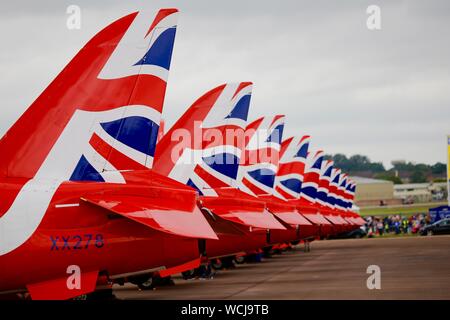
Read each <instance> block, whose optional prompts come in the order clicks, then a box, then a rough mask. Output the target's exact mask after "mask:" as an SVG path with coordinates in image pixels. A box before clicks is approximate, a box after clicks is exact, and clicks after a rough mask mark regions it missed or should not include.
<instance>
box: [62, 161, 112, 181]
mask: <svg viewBox="0 0 450 320" xmlns="http://www.w3.org/2000/svg"><path fill="white" fill-rule="evenodd" d="M69 180H70V181H97V182H105V180H104V179H103V177H102V176H101V175H100V174H99V173H98V171H97V170H95V168H94V167H93V166H92V165H91V164H90V163H89V161H87V159H86V157H85V156H81V158H80V160H79V161H78V164H77V166H76V167H75V170H74V171H73V173H72V176H71V177H70V179H69Z"/></svg>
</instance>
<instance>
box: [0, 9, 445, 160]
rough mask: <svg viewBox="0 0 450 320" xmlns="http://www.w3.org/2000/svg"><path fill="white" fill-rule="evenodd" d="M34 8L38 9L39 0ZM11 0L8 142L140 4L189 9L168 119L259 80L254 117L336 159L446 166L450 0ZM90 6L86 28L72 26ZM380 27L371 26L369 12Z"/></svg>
mask: <svg viewBox="0 0 450 320" xmlns="http://www.w3.org/2000/svg"><path fill="white" fill-rule="evenodd" d="M28 2H29V4H28ZM92 2H94V1H87V0H72V1H47V0H40V1H21V0H15V1H1V2H0V38H1V50H0V72H1V76H0V96H1V98H2V101H1V117H0V135H3V134H4V133H5V131H6V130H7V129H8V128H9V127H10V126H11V125H12V123H13V122H14V121H15V120H16V119H17V117H19V116H20V114H21V113H22V112H23V111H24V110H25V109H26V108H27V107H28V106H29V105H30V104H31V103H32V102H33V101H34V99H35V98H36V97H37V96H38V95H39V93H40V92H41V91H42V90H43V89H45V87H46V86H47V85H48V84H49V83H50V81H51V80H52V79H53V78H54V77H55V76H56V75H57V74H58V73H59V71H61V69H62V68H63V67H64V66H65V65H66V64H67V62H68V61H69V60H70V59H71V58H72V57H73V56H74V55H75V54H76V53H77V52H78V50H79V49H80V48H81V47H82V46H83V45H84V44H85V43H86V41H88V40H89V39H90V38H91V37H92V36H93V35H94V34H95V33H96V32H98V31H99V30H100V29H101V28H103V27H104V26H106V25H107V24H108V23H110V22H112V21H113V20H115V19H116V18H119V17H121V16H123V15H124V14H127V13H130V12H132V11H135V10H136V9H137V10H139V9H140V8H141V7H140V6H142V7H143V6H145V7H147V8H150V9H154V11H155V12H156V11H157V10H158V9H159V8H162V7H177V8H179V9H180V11H181V16H180V20H179V27H178V32H177V39H176V43H175V50H174V56H173V60H172V67H171V71H170V77H169V84H168V91H167V97H166V103H165V107H164V108H165V109H164V118H165V119H166V121H167V123H168V124H169V125H170V124H172V123H173V122H174V121H175V120H176V119H177V118H178V117H179V116H180V115H181V114H182V113H183V112H184V110H185V109H186V108H187V107H188V106H189V105H190V104H191V103H192V102H193V101H194V100H195V99H196V98H198V97H199V96H200V95H202V94H203V93H204V92H205V91H207V90H209V89H211V88H213V87H215V86H217V85H219V84H221V83H224V82H229V81H253V82H254V90H253V98H252V105H251V109H250V117H249V119H250V120H252V119H254V118H256V117H258V116H261V115H267V114H275V113H281V114H286V116H287V123H286V133H287V134H288V135H294V134H295V135H303V134H310V135H311V136H312V147H313V148H314V149H317V148H322V149H323V150H325V152H327V153H338V152H340V153H345V154H347V155H352V154H356V153H358V154H365V155H367V156H369V157H370V159H371V160H373V161H382V162H383V163H384V164H385V165H386V166H388V167H389V166H390V161H391V160H397V159H405V160H410V161H414V162H425V163H429V164H430V163H435V162H437V161H441V162H445V161H446V150H445V143H446V138H445V136H446V135H447V134H450V40H449V39H450V1H445V0H443V1H420V0H419V1H392V0H391V1H375V0H371V1H361V0H359V1H357V0H354V1H350V0H349V1H317V0H316V1H313V0H310V1H298V0H294V1H276V2H274V1H268V0H255V1H244V0H241V1H231V0H226V1H225V0H222V1H107V0H104V1H95V4H93V3H92ZM70 4H76V5H79V6H80V8H81V10H82V16H81V17H82V20H81V29H80V30H68V29H67V28H66V19H67V17H68V15H67V14H66V8H67V6H68V5H70ZM371 4H376V5H378V6H380V8H381V27H382V28H381V30H377V31H370V30H368V29H367V27H366V20H367V17H368V15H367V13H366V9H367V7H368V6H369V5H371Z"/></svg>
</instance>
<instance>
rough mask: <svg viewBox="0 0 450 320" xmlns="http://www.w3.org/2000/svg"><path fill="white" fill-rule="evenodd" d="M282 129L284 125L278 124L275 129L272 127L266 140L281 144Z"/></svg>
mask: <svg viewBox="0 0 450 320" xmlns="http://www.w3.org/2000/svg"><path fill="white" fill-rule="evenodd" d="M283 129H284V125H283V124H279V125H278V126H277V127H276V128H275V129H273V131H272V133H271V134H270V136H269V137H268V138H267V140H266V142H276V143H278V144H281V139H282V137H283Z"/></svg>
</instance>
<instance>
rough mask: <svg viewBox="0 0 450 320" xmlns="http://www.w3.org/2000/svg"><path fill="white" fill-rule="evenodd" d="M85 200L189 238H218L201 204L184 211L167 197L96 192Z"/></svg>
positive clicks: (145, 223) (161, 229)
mask: <svg viewBox="0 0 450 320" xmlns="http://www.w3.org/2000/svg"><path fill="white" fill-rule="evenodd" d="M82 200H84V201H86V202H88V203H91V204H93V205H96V206H99V207H101V208H104V209H106V210H109V211H111V212H114V213H116V214H119V215H121V216H123V217H126V218H128V219H131V220H133V221H136V222H138V223H140V224H143V225H145V226H148V227H150V228H152V229H155V230H158V231H161V232H165V233H169V234H173V235H178V236H182V237H189V238H202V239H217V235H216V234H215V233H214V231H213V229H212V228H211V226H210V225H209V224H208V223H207V221H206V220H205V218H204V217H203V214H202V213H201V211H200V209H199V208H198V207H197V206H194V207H193V208H192V209H191V210H190V211H183V210H181V209H180V208H175V205H174V204H171V203H170V201H163V200H164V199H159V198H146V197H138V196H128V195H95V196H94V195H93V196H85V197H83V199H82Z"/></svg>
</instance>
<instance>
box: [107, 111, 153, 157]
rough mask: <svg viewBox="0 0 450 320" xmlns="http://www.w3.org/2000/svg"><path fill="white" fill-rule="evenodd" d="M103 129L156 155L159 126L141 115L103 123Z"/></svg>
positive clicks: (131, 145)
mask: <svg viewBox="0 0 450 320" xmlns="http://www.w3.org/2000/svg"><path fill="white" fill-rule="evenodd" d="M101 126H102V127H103V129H104V130H105V131H106V132H107V133H108V134H109V135H111V136H112V137H113V138H114V139H117V140H119V141H120V142H122V143H123V144H125V145H127V146H129V147H130V148H133V149H135V150H138V151H140V152H142V153H144V154H146V155H149V156H151V157H153V156H154V155H155V148H156V141H157V139H158V130H159V126H158V125H157V124H156V123H154V122H153V121H151V120H149V119H147V118H144V117H139V116H131V117H127V118H123V119H120V120H115V121H111V122H105V123H101Z"/></svg>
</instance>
